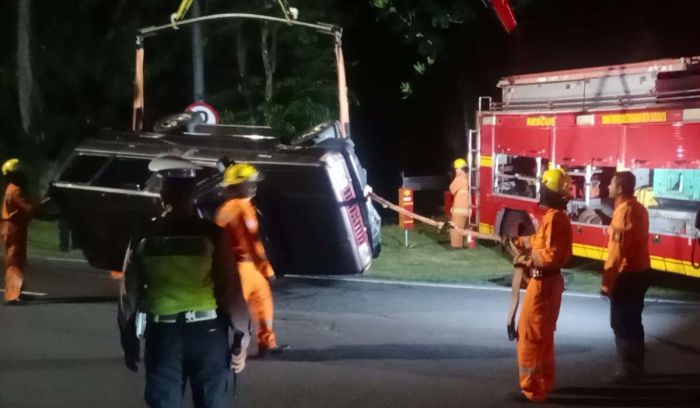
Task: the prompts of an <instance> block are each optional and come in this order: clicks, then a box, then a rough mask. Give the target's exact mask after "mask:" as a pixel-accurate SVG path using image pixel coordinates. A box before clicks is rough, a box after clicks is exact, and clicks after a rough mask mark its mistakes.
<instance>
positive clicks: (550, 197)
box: [508, 169, 573, 402]
mask: <svg viewBox="0 0 700 408" xmlns="http://www.w3.org/2000/svg"><path fill="white" fill-rule="evenodd" d="M570 186H571V179H570V178H569V176H568V175H567V174H566V172H565V171H564V170H563V169H551V170H547V171H546V172H545V173H544V174H543V175H542V182H541V186H540V205H541V206H543V207H545V208H546V211H545V213H544V215H543V216H542V219H541V220H540V223H539V228H538V229H537V232H536V233H535V235H533V236H531V237H529V238H528V239H522V238H520V239H517V240H516V241H513V242H511V248H512V249H513V252H514V255H515V257H514V260H513V264H514V266H515V274H514V279H513V295H514V296H513V303H514V307H511V313H510V316H509V320H508V337H509V338H510V339H511V340H514V339H517V340H518V368H519V376H520V389H521V393H520V394H518V395H517V397H516V398H517V399H519V400H527V401H535V402H543V401H545V400H546V399H547V396H548V395H549V393H550V392H551V391H552V389H553V388H554V376H555V365H554V331H555V330H556V325H557V319H558V318H559V307H560V305H561V295H562V292H563V291H564V279H563V277H562V274H561V268H562V267H563V266H564V265H565V264H566V263H567V262H568V261H569V259H570V258H571V254H572V240H573V238H572V234H571V222H570V220H569V217H568V215H567V214H566V204H567V202H568V201H569V196H570V191H569V189H570ZM521 276H524V277H525V278H526V279H528V280H527V290H526V292H525V299H524V300H523V308H522V311H521V313H520V320H519V322H518V329H517V331H516V330H515V327H514V321H515V309H517V304H518V296H519V290H520V277H521Z"/></svg>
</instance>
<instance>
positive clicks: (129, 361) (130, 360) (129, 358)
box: [124, 353, 141, 373]
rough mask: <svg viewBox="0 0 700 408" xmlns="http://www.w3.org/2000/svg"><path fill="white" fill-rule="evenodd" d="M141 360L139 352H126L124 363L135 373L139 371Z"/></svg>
mask: <svg viewBox="0 0 700 408" xmlns="http://www.w3.org/2000/svg"><path fill="white" fill-rule="evenodd" d="M139 361H141V358H140V357H139V356H138V354H137V355H134V354H127V353H124V365H125V366H126V368H128V369H129V370H131V371H133V372H135V373H136V372H138V371H139V365H138V362H139Z"/></svg>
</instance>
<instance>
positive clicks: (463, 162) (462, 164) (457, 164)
mask: <svg viewBox="0 0 700 408" xmlns="http://www.w3.org/2000/svg"><path fill="white" fill-rule="evenodd" d="M452 167H454V169H455V170H457V169H463V168H465V167H467V161H466V160H464V159H463V158H461V157H460V158H459V159H457V160H455V161H454V163H452Z"/></svg>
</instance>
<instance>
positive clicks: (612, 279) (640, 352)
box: [600, 171, 651, 381]
mask: <svg viewBox="0 0 700 408" xmlns="http://www.w3.org/2000/svg"><path fill="white" fill-rule="evenodd" d="M635 182H636V180H635V177H634V174H632V173H631V172H627V171H624V172H618V173H616V174H615V176H614V177H613V178H612V180H611V181H610V186H609V187H608V192H609V196H610V198H611V199H613V200H614V205H615V210H614V211H613V217H612V222H611V224H610V226H609V227H608V258H607V259H606V260H605V265H604V267H603V279H602V285H601V288H600V293H601V295H602V296H605V297H607V298H609V299H610V326H611V327H612V329H613V332H614V333H615V345H616V348H617V354H618V357H619V359H620V369H619V370H618V371H617V372H616V373H615V379H616V380H619V381H626V380H635V379H638V378H639V377H640V376H642V375H643V374H644V326H643V325H642V310H643V309H644V295H645V293H646V291H647V289H649V284H650V279H651V277H650V274H651V272H650V267H651V264H650V259H649V214H648V213H647V210H646V208H644V206H643V205H642V204H641V203H639V202H638V201H637V200H636V199H635V197H634V187H635Z"/></svg>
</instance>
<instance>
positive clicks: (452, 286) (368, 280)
mask: <svg viewBox="0 0 700 408" xmlns="http://www.w3.org/2000/svg"><path fill="white" fill-rule="evenodd" d="M284 276H285V278H292V279H311V280H329V281H341V282H358V283H374V284H380V285H394V286H414V287H422V288H442V289H466V290H485V291H494V292H510V291H511V289H510V288H505V287H500V286H486V285H470V284H462V283H432V282H414V281H394V280H387V279H374V278H358V277H352V276H311V275H284ZM564 296H567V297H577V298H588V299H600V295H593V294H590V293H581V292H569V291H565V292H564ZM644 300H645V302H647V303H669V304H678V305H700V302H693V301H688V300H673V299H659V298H645V299H644Z"/></svg>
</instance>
